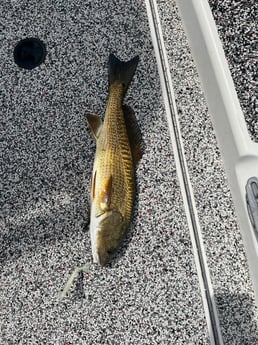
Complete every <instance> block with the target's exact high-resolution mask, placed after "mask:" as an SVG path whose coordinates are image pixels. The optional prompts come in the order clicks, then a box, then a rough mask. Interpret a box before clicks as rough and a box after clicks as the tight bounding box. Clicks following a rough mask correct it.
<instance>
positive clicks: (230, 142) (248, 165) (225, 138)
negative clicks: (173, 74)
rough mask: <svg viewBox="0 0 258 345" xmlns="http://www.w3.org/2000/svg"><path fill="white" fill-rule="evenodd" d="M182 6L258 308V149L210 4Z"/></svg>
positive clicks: (183, 1)
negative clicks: (255, 197) (254, 203)
mask: <svg viewBox="0 0 258 345" xmlns="http://www.w3.org/2000/svg"><path fill="white" fill-rule="evenodd" d="M176 1H177V4H178V7H179V11H180V13H181V17H182V19H183V24H184V26H185V29H186V33H187V35H188V39H189V42H190V46H191V49H192V53H193V57H194V59H195V61H196V64H197V68H198V71H199V74H200V79H201V82H202V85H203V90H204V93H205V96H206V98H207V101H208V105H209V110H210V113H211V116H212V121H213V125H214V128H215V131H216V136H217V139H218V143H219V147H220V151H221V154H222V158H223V160H224V165H225V169H226V173H227V176H228V181H229V185H230V188H231V192H232V197H233V201H234V205H235V207H236V214H237V216H238V219H239V225H240V230H241V234H242V238H243V242H244V245H245V249H246V256H247V259H248V264H249V268H250V274H251V278H252V281H253V285H254V290H255V295H256V304H257V305H258V270H257V265H258V244H257V238H258V237H257V233H256V232H255V230H254V229H253V227H252V225H251V222H250V220H249V216H248V212H247V207H246V192H245V186H246V183H247V181H248V179H249V178H250V177H253V176H258V144H256V143H255V142H253V141H252V140H251V138H250V136H249V134H248V131H247V126H246V123H245V120H244V115H243V112H242V110H241V107H240V104H239V100H238V98H237V94H236V91H235V88H234V83H233V80H232V77H231V75H230V71H229V68H228V64H227V61H226V58H225V54H224V51H223V48H222V45H221V42H220V39H219V36H218V32H217V28H216V24H215V22H214V19H213V16H212V13H211V10H210V7H209V4H208V1H207V0H176Z"/></svg>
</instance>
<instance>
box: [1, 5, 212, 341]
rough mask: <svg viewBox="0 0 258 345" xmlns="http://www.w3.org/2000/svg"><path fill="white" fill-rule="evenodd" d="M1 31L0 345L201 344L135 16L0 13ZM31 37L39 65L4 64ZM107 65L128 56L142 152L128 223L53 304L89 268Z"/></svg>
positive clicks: (147, 54)
mask: <svg viewBox="0 0 258 345" xmlns="http://www.w3.org/2000/svg"><path fill="white" fill-rule="evenodd" d="M0 18H1V21H0V22H1V34H0V35H1V36H0V37H1V45H0V73H1V79H0V97H1V110H0V111H1V127H0V130H1V136H0V137H1V142H0V147H1V170H0V174H1V176H0V183H1V193H0V210H1V223H0V226H1V227H0V241H1V242H0V248H1V250H0V259H1V272H0V274H1V276H0V292H1V293H0V343H1V344H3V345H7V344H8V345H12V344H15V345H16V344H24V345H25V344H26V345H28V344H33V345H34V344H47V345H50V344H55V345H56V344H60V345H61V344H87V345H88V344H146V345H149V344H164V345H166V344H195V345H196V344H202V345H205V344H209V338H208V331H207V326H206V321H205V317H204V311H203V306H202V300H201V297H200V289H199V283H198V278H197V273H196V267H195V263H194V258H193V253H192V246H191V241H190V236H189V231H188V227H187V223H186V217H185V214H184V209H183V204H182V198H181V194H180V189H179V185H178V181H177V177H176V171H175V164H174V161H173V154H172V150H171V143H170V136H169V133H168V126H167V122H166V115H165V112H164V107H163V103H162V97H161V91H160V84H159V76H158V73H157V67H156V62H155V57H154V52H153V48H152V44H151V39H150V35H149V28H148V22H147V16H146V10H145V5H144V3H143V2H142V1H128V2H124V1H107V2H103V1H94V2H93V1H82V0H81V1H79V0H78V1H70V2H66V1H54V0H53V1H47V2H46V1H30V0H28V1H18V2H14V1H6V2H1V4H0ZM174 25H177V23H175V24H174ZM31 36H32V37H35V36H36V37H39V38H40V39H41V40H43V41H44V42H45V43H46V46H47V58H46V61H45V63H44V64H42V65H41V66H40V67H38V68H36V69H34V70H32V71H27V70H22V69H20V68H18V67H17V66H16V65H15V64H14V62H13V56H12V54H13V49H14V46H15V44H16V43H17V42H18V41H19V40H20V39H22V38H25V37H31ZM110 52H114V53H115V54H117V55H118V56H119V57H120V58H121V59H124V60H127V59H129V58H131V57H133V56H134V55H136V54H139V55H140V63H139V66H138V70H137V73H136V75H135V78H134V82H133V83H132V85H131V88H130V90H129V93H128V97H127V103H128V104H129V105H130V106H132V107H133V108H134V110H135V112H136V116H137V118H138V119H139V125H140V127H141V130H142V133H143V138H144V141H145V147H146V150H145V154H144V157H143V159H142V161H141V162H140V164H139V167H138V171H137V176H138V191H139V193H138V198H137V204H136V208H135V215H134V219H133V222H132V226H131V228H130V231H129V236H128V238H127V240H126V241H125V243H124V246H123V248H122V249H121V251H120V253H119V254H118V256H117V258H116V259H114V260H113V262H112V264H111V265H110V266H109V267H106V268H100V267H98V266H95V265H92V266H91V268H90V272H89V274H84V276H83V277H81V278H80V279H79V281H78V283H77V285H76V284H75V287H74V289H73V290H72V291H71V293H70V295H69V296H68V298H66V299H65V300H63V301H59V300H58V294H59V292H60V290H61V289H62V287H63V285H64V283H65V281H66V279H67V278H68V276H69V274H70V273H71V271H72V270H73V269H74V267H75V266H77V265H80V264H83V263H85V262H89V261H90V260H91V251H90V241H89V233H88V232H87V229H86V223H87V219H88V209H87V208H88V206H87V205H88V198H87V196H88V189H89V181H90V175H91V169H92V163H93V156H94V150H95V143H94V141H93V139H92V137H91V134H90V131H89V128H88V127H87V124H86V121H85V113H86V111H91V112H95V113H98V114H103V112H104V109H105V102H106V98H107V63H106V62H107V58H108V55H109V53H110ZM83 295H85V296H84V298H83Z"/></svg>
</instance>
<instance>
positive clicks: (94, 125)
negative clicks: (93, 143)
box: [86, 114, 102, 140]
mask: <svg viewBox="0 0 258 345" xmlns="http://www.w3.org/2000/svg"><path fill="white" fill-rule="evenodd" d="M86 118H87V121H88V124H89V126H90V129H91V132H92V134H93V136H94V138H95V139H96V140H97V139H98V137H99V134H100V131H101V128H102V120H101V118H100V117H99V116H98V115H94V114H87V115H86Z"/></svg>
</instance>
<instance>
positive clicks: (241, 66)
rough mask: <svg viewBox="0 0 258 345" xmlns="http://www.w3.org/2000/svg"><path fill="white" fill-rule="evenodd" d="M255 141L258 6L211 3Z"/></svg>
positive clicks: (228, 1)
mask: <svg viewBox="0 0 258 345" xmlns="http://www.w3.org/2000/svg"><path fill="white" fill-rule="evenodd" d="M209 4H210V7H211V10H212V14H213V16H214V19H215V22H216V25H217V29H218V32H219V36H220V38H221V41H222V44H223V49H224V51H225V54H226V58H227V61H228V64H229V68H230V72H231V75H232V77H233V80H234V84H235V87H236V91H237V95H238V97H239V101H240V104H241V107H242V110H243V113H244V116H245V120H246V124H247V128H248V130H249V133H250V136H251V138H252V139H253V140H254V141H256V142H258V80H257V70H258V29H257V16H258V2H257V1H256V0H248V1H242V0H235V1H231V0H209Z"/></svg>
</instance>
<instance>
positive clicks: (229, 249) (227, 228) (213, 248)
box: [158, 1, 258, 345]
mask: <svg viewBox="0 0 258 345" xmlns="http://www.w3.org/2000/svg"><path fill="white" fill-rule="evenodd" d="M158 3H159V10H160V15H161V19H162V21H161V22H162V25H163V34H164V38H165V45H166V49H167V53H168V59H169V63H170V68H171V74H172V79H173V82H174V88H175V94H176V102H177V106H178V112H179V116H180V125H181V131H182V136H183V143H184V149H185V154H186V159H187V162H188V169H189V174H190V178H191V182H192V186H193V190H194V195H195V200H196V205H197V210H198V214H199V219H200V225H201V230H202V234H203V239H204V245H205V250H206V255H207V262H208V267H209V270H210V273H211V279H212V285H213V288H214V293H215V299H216V303H217V307H218V311H219V320H220V324H221V332H222V336H223V340H224V344H228V345H231V344H237V345H242V344H245V345H249V344H250V345H251V344H257V343H258V328H257V321H258V311H257V308H256V307H255V304H254V294H253V288H252V285H251V281H250V277H249V273H248V266H247V262H246V257H245V253H244V248H243V243H242V240H241V235H240V230H239V228H238V225H237V222H236V218H235V214H234V209H233V204H232V199H231V195H230V191H229V187H228V185H227V179H226V176H225V172H224V169H223V165H222V161H221V156H220V153H219V149H218V147H217V143H216V138H215V133H214V130H213V128H212V124H211V120H210V115H209V113H208V110H207V105H206V102H205V99H204V96H203V92H202V90H201V88H200V84H199V81H198V76H197V71H196V67H195V65H194V63H193V60H192V58H191V55H190V49H189V45H188V43H187V40H186V37H185V34H184V31H183V29H182V24H181V22H180V19H179V15H178V11H177V9H176V6H175V4H174V1H173V2H170V3H169V2H167V1H159V2H158ZM170 22H173V25H168V23H170Z"/></svg>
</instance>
